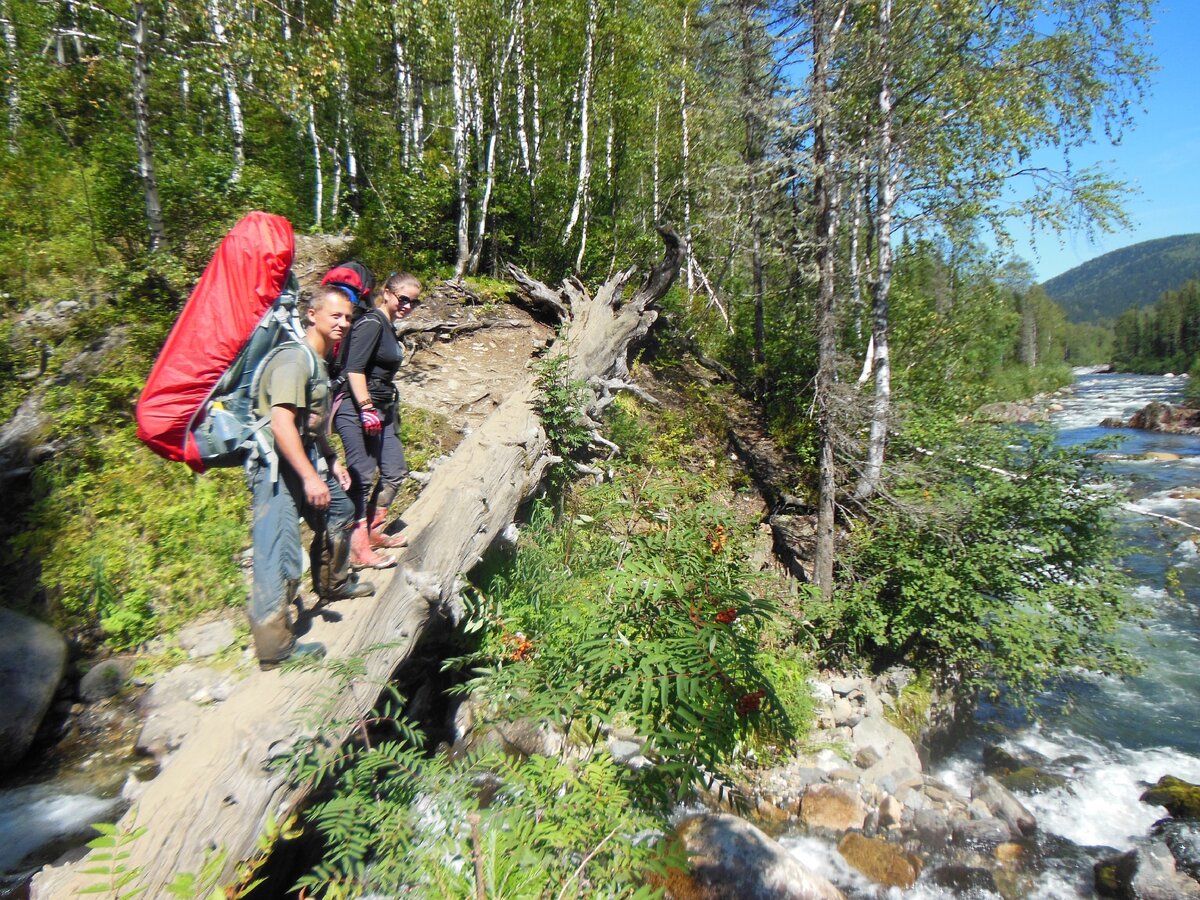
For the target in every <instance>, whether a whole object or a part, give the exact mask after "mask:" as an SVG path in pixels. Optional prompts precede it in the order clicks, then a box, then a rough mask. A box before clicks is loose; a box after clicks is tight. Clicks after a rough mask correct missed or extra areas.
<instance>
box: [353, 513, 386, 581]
mask: <svg viewBox="0 0 1200 900" xmlns="http://www.w3.org/2000/svg"><path fill="white" fill-rule="evenodd" d="M395 564H396V558H395V557H394V556H387V555H385V554H383V553H376V552H375V551H374V550H372V549H371V532H370V530H369V528H368V526H367V520H366V519H360V520H359V521H357V522H355V523H354V530H353V531H352V532H350V565H351V566H353V567H354V568H356V569H390V568H391V567H392V566H394V565H395Z"/></svg>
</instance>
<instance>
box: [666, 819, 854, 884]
mask: <svg viewBox="0 0 1200 900" xmlns="http://www.w3.org/2000/svg"><path fill="white" fill-rule="evenodd" d="M676 830H677V833H678V835H679V837H680V839H681V840H682V841H683V843H684V846H685V847H686V849H687V853H688V861H689V866H688V871H686V872H680V871H675V872H672V873H671V874H670V877H669V880H668V883H667V891H668V894H669V895H670V896H672V897H687V898H689V900H726V898H734V897H736V898H738V900H845V895H844V894H842V892H841V891H840V890H838V889H837V888H836V887H834V885H833V884H832V883H830V882H829V881H828V880H826V879H825V878H822V877H821V876H820V875H816V874H814V873H813V872H810V871H808V869H806V868H804V866H803V865H801V864H800V862H799V861H798V860H797V859H796V858H795V857H793V856H792V855H791V854H790V853H788V852H787V850H785V849H784V848H783V847H782V846H780V845H779V844H778V843H776V842H775V841H773V840H771V839H770V838H769V837H767V836H766V835H765V834H763V832H761V831H759V830H758V829H757V828H755V827H754V826H753V825H751V824H750V823H749V822H746V821H744V820H743V819H739V818H738V817H737V816H730V815H725V814H712V813H708V814H705V815H700V816H696V817H694V818H691V819H687V820H686V821H684V822H682V823H681V824H680V825H679V827H678V828H677V829H676Z"/></svg>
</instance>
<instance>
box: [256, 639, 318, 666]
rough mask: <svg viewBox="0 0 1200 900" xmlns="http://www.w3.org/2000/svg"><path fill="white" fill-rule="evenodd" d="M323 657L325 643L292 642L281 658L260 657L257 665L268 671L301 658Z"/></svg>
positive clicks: (315, 658) (316, 658) (314, 658)
mask: <svg viewBox="0 0 1200 900" xmlns="http://www.w3.org/2000/svg"><path fill="white" fill-rule="evenodd" d="M324 658H325V645H324V644H318V643H317V642H316V641H312V642H310V643H305V644H293V645H292V652H291V653H289V654H288V655H287V656H285V657H283V659H271V660H267V659H260V660H259V661H258V667H259V668H260V669H261V670H262V671H264V672H269V671H271V670H272V669H278V668H279V667H280V666H282V665H283V664H284V663H289V662H297V661H299V660H302V659H310V660H314V661H315V660H318V659H324Z"/></svg>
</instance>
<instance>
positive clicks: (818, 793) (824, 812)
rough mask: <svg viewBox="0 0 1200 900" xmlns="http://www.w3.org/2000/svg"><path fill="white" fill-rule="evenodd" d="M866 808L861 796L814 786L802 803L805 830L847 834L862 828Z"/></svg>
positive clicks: (841, 789) (829, 786)
mask: <svg viewBox="0 0 1200 900" xmlns="http://www.w3.org/2000/svg"><path fill="white" fill-rule="evenodd" d="M866 818H867V808H866V807H865V806H864V805H863V802H862V799H861V798H860V797H859V796H858V794H857V793H856V792H854V791H852V790H849V789H847V788H843V787H839V786H837V785H833V784H814V785H812V786H811V787H810V788H809V789H808V790H807V791H805V792H804V797H803V798H802V799H801V801H800V821H801V822H802V823H803V824H804V826H805V827H806V828H827V829H829V830H830V831H847V830H849V829H851V828H862V827H863V822H865V821H866Z"/></svg>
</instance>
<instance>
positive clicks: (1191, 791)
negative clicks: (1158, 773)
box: [1140, 775, 1200, 820]
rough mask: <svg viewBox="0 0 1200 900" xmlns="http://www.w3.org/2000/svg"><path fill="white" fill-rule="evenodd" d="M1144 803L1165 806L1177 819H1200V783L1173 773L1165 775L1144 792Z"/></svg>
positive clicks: (1142, 798) (1142, 799)
mask: <svg viewBox="0 0 1200 900" xmlns="http://www.w3.org/2000/svg"><path fill="white" fill-rule="evenodd" d="M1140 799H1141V801H1142V802H1143V803H1153V804H1155V805H1156V806H1165V807H1166V808H1167V812H1169V813H1170V814H1171V815H1172V816H1173V817H1174V818H1176V819H1193V820H1200V785H1198V784H1192V783H1190V782H1187V781H1184V780H1183V779H1182V778H1176V777H1175V776H1173V775H1164V776H1163V777H1162V778H1160V779H1158V782H1157V783H1156V784H1155V785H1154V786H1153V787H1152V788H1150V789H1149V790H1148V791H1146V792H1145V793H1143V794H1142V796H1141V798H1140Z"/></svg>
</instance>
